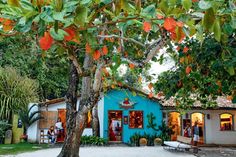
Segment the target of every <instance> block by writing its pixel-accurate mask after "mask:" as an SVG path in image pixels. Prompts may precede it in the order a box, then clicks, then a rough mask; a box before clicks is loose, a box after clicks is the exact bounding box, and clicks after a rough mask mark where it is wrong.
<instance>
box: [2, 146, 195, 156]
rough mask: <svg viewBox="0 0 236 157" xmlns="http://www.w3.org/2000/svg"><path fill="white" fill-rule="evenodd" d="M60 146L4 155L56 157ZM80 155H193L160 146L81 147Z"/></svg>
mask: <svg viewBox="0 0 236 157" xmlns="http://www.w3.org/2000/svg"><path fill="white" fill-rule="evenodd" d="M60 150H61V148H50V149H45V150H39V151H35V152H30V153H22V154H18V155H8V156H6V157H56V156H57V155H58V154H59V152H60ZM80 157H194V155H191V154H188V153H182V152H170V151H167V150H164V149H163V148H162V147H82V148H81V150H80Z"/></svg>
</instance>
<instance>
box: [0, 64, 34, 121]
mask: <svg viewBox="0 0 236 157" xmlns="http://www.w3.org/2000/svg"><path fill="white" fill-rule="evenodd" d="M0 80H1V81H0V120H7V121H8V122H10V121H11V118H12V117H11V116H12V114H13V113H17V111H18V110H20V109H25V108H27V107H28V104H29V103H30V102H32V101H38V95H37V90H38V85H37V82H36V81H35V80H32V79H29V78H27V77H26V76H21V75H20V74H19V73H18V72H17V71H16V70H15V69H13V68H9V67H8V68H0Z"/></svg>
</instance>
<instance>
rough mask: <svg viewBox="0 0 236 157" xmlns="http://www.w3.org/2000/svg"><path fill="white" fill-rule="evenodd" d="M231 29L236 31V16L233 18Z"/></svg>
mask: <svg viewBox="0 0 236 157" xmlns="http://www.w3.org/2000/svg"><path fill="white" fill-rule="evenodd" d="M230 25H231V27H232V28H233V29H236V17H235V16H231V23H230Z"/></svg>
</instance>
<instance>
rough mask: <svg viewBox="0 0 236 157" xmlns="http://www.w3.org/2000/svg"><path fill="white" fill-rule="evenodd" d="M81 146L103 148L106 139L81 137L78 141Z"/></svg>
mask: <svg viewBox="0 0 236 157" xmlns="http://www.w3.org/2000/svg"><path fill="white" fill-rule="evenodd" d="M80 140H81V141H80V143H81V145H96V146H103V145H106V144H107V139H105V138H101V137H97V136H86V135H85V136H82V137H81V139H80Z"/></svg>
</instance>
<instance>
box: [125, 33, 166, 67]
mask: <svg viewBox="0 0 236 157" xmlns="http://www.w3.org/2000/svg"><path fill="white" fill-rule="evenodd" d="M164 46H165V38H164V39H163V38H159V39H158V40H156V41H154V42H153V43H152V44H151V45H149V46H148V48H147V50H146V52H147V53H146V57H145V58H144V59H143V60H141V61H135V60H133V59H131V58H124V57H123V58H122V60H123V61H126V62H129V63H132V64H134V65H135V66H137V67H143V66H144V65H145V64H146V63H148V62H149V61H150V60H151V59H152V58H153V57H154V56H155V55H156V54H157V53H158V52H159V50H160V49H161V48H163V47H164Z"/></svg>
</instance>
